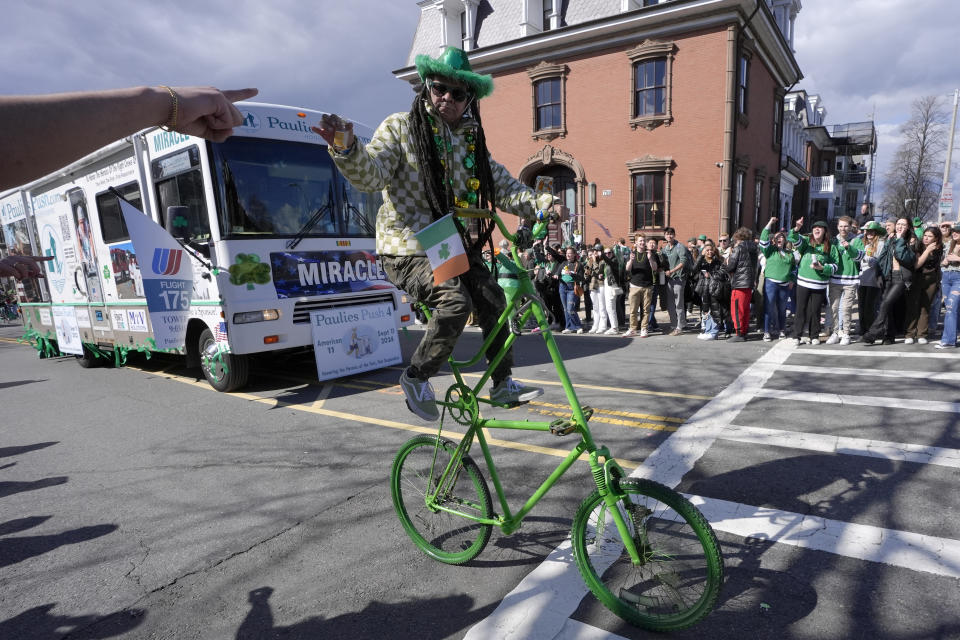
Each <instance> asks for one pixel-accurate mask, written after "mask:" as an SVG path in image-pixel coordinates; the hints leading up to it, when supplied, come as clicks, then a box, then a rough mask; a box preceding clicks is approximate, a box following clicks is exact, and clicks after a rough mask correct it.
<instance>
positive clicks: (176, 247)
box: [119, 198, 193, 349]
mask: <svg viewBox="0 0 960 640" xmlns="http://www.w3.org/2000/svg"><path fill="white" fill-rule="evenodd" d="M119 200H120V210H121V211H122V212H123V220H124V222H126V223H127V230H128V231H129V232H130V241H131V242H132V243H133V249H134V253H136V255H137V263H138V264H139V265H140V266H141V275H142V276H143V292H144V295H145V296H146V298H147V309H148V310H149V311H150V324H151V325H152V326H153V339H154V341H155V342H156V343H157V348H158V349H178V348H180V347H183V346H184V343H185V341H186V337H187V320H189V316H190V298H191V296H192V293H193V264H192V263H191V261H190V256H189V255H184V253H186V252H185V251H184V249H183V247H182V246H181V245H180V243H179V242H177V241H176V240H174V239H173V236H171V235H170V234H169V233H167V231H166V229H164V228H163V227H161V226H160V225H158V224H157V223H156V222H154V221H153V220H151V219H150V218H148V217H147V216H146V215H144V213H143V212H142V211H140V210H139V209H137V208H136V207H134V206H133V205H132V204H130V203H129V202H127V201H126V200H124V199H123V198H119ZM147 265H149V268H147Z"/></svg>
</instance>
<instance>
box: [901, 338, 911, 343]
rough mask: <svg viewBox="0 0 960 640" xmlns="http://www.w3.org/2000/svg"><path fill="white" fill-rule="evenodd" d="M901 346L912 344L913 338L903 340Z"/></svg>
mask: <svg viewBox="0 0 960 640" xmlns="http://www.w3.org/2000/svg"><path fill="white" fill-rule="evenodd" d="M903 344H913V338H904V339H903Z"/></svg>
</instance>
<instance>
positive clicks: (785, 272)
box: [760, 218, 797, 342]
mask: <svg viewBox="0 0 960 640" xmlns="http://www.w3.org/2000/svg"><path fill="white" fill-rule="evenodd" d="M776 225H777V219H776V218H770V222H768V223H767V226H766V227H764V228H763V231H761V232H760V252H761V253H762V254H763V255H764V257H765V258H766V263H765V264H764V266H763V295H764V305H763V309H764V313H763V340H764V341H765V342H770V341H771V340H773V336H774V335H778V336H779V337H781V338H786V337H787V334H786V322H787V296H788V295H789V293H790V291H792V290H793V288H794V283H795V275H794V268H795V267H796V264H797V260H796V258H795V257H794V255H793V245H792V244H790V243H789V242H787V234H785V233H784V232H783V231H778V232H777V233H775V234H774V235H773V241H772V242H771V241H770V231H771V230H772V229H774V228H775V227H776Z"/></svg>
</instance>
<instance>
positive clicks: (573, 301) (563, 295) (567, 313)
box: [560, 280, 583, 331]
mask: <svg viewBox="0 0 960 640" xmlns="http://www.w3.org/2000/svg"><path fill="white" fill-rule="evenodd" d="M579 299H580V297H579V296H578V295H577V294H575V293H574V292H573V283H571V284H567V283H566V282H563V281H562V280H561V281H560V301H561V302H562V303H563V315H564V318H566V325H565V326H564V328H565V329H570V330H571V331H576V330H577V329H582V328H583V325H582V324H580V314H579V313H577V301H578V300H579Z"/></svg>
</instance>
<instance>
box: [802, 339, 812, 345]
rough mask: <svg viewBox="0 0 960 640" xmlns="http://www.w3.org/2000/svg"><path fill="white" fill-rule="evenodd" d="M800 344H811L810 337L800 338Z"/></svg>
mask: <svg viewBox="0 0 960 640" xmlns="http://www.w3.org/2000/svg"><path fill="white" fill-rule="evenodd" d="M800 344H810V338H800Z"/></svg>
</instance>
